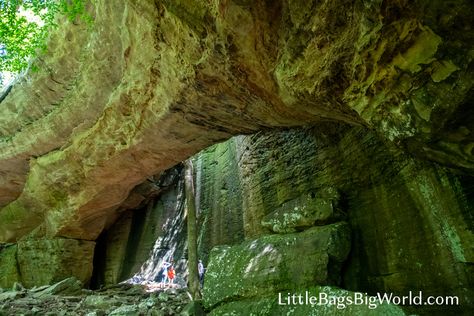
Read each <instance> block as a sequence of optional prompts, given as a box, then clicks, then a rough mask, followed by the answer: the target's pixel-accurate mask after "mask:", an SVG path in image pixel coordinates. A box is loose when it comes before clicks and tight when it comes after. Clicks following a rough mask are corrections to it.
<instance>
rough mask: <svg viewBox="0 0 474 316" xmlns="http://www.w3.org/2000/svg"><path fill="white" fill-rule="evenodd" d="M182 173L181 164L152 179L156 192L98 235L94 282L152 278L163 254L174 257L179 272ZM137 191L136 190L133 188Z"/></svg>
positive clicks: (182, 228) (181, 264)
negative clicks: (137, 207) (140, 206)
mask: <svg viewBox="0 0 474 316" xmlns="http://www.w3.org/2000/svg"><path fill="white" fill-rule="evenodd" d="M182 177H183V173H182V168H181V167H180V166H178V167H176V168H172V169H170V170H168V171H167V172H165V173H164V174H163V175H162V176H161V177H159V178H158V177H157V178H158V179H157V180H156V181H155V186H157V187H159V188H160V192H159V193H154V194H157V196H155V197H153V198H152V199H150V200H149V201H148V203H147V204H146V205H145V206H144V207H143V208H140V209H138V210H135V211H132V210H127V211H124V212H123V213H122V216H121V217H120V218H119V219H118V220H117V221H116V222H115V223H114V224H113V225H112V226H111V227H110V228H109V229H107V230H106V231H105V232H104V233H103V234H102V235H101V237H100V238H99V240H98V242H97V244H98V245H97V249H96V251H95V257H94V278H93V286H94V287H100V286H104V285H105V286H109V285H112V284H116V283H118V282H122V281H124V280H126V279H129V278H131V277H132V276H133V275H136V276H137V277H139V278H142V279H148V280H152V279H153V278H154V277H155V276H156V274H157V273H158V269H159V267H158V265H159V264H160V262H161V260H162V259H164V257H165V256H166V259H167V260H170V258H174V259H175V263H176V266H175V269H176V270H177V274H178V275H179V276H181V275H182V273H183V267H184V266H185V265H186V262H183V261H179V259H182V258H183V257H184V255H185V241H186V229H185V227H186V225H185V218H186V217H185V212H184V194H183V190H184V186H183V178H182ZM134 191H135V192H137V190H134Z"/></svg>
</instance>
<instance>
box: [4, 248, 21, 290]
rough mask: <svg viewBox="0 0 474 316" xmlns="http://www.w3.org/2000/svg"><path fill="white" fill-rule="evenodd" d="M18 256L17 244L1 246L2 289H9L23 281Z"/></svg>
mask: <svg viewBox="0 0 474 316" xmlns="http://www.w3.org/2000/svg"><path fill="white" fill-rule="evenodd" d="M16 256H17V246H16V245H15V244H3V245H2V244H0V271H1V273H0V288H7V287H10V286H12V285H13V284H14V283H15V282H20V281H21V280H20V273H19V271H18V262H17V259H16Z"/></svg>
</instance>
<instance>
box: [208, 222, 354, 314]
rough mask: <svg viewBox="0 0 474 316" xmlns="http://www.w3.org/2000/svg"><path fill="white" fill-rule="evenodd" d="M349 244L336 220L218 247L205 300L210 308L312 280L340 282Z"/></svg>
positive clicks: (345, 230) (212, 258)
mask: <svg viewBox="0 0 474 316" xmlns="http://www.w3.org/2000/svg"><path fill="white" fill-rule="evenodd" d="M350 243H351V241H350V229H349V226H348V225H347V223H344V222H340V223H336V224H332V225H328V226H321V227H313V228H311V229H309V230H307V231H305V232H302V233H297V234H287V235H271V236H263V237H261V238H258V239H255V240H249V241H247V242H245V243H242V244H239V245H235V246H232V247H229V246H222V247H216V248H214V249H213V251H212V252H211V255H210V259H209V267H208V269H207V273H206V277H205V285H204V293H203V294H204V295H203V296H204V304H205V306H206V307H208V308H209V307H213V306H215V305H217V304H219V303H222V302H228V301H230V300H235V299H240V298H252V297H260V296H265V295H268V294H271V293H277V292H278V291H285V290H292V289H297V288H304V287H310V286H311V285H314V284H322V285H325V284H338V282H339V281H340V268H341V265H342V263H343V262H344V261H345V259H346V258H347V255H348V253H349V250H350ZM303 258H304V260H301V259H303Z"/></svg>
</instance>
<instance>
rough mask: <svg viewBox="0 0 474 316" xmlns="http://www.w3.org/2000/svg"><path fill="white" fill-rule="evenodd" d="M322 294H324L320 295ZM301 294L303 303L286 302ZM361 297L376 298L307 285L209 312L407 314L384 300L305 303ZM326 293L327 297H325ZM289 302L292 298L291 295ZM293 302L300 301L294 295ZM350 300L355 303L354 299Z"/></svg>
mask: <svg viewBox="0 0 474 316" xmlns="http://www.w3.org/2000/svg"><path fill="white" fill-rule="evenodd" d="M320 293H324V294H322V295H321V294H320ZM288 294H290V296H292V295H301V298H302V302H304V304H299V303H297V304H292V303H288V301H287V297H288V296H287V295H288ZM361 294H362V296H361V297H363V298H364V299H367V300H368V301H369V300H372V301H373V302H375V300H374V298H375V297H368V296H366V295H363V293H358V294H356V293H354V292H350V291H346V290H343V289H339V288H336V287H330V286H316V287H311V288H308V289H306V290H304V291H301V290H300V291H295V292H291V293H288V292H282V293H281V299H280V297H279V296H278V294H274V295H272V296H268V297H266V298H263V299H259V300H243V301H238V302H231V303H228V304H224V305H221V306H219V307H217V308H215V309H213V310H212V311H211V313H209V315H212V316H218V315H255V316H266V315H288V316H290V315H294V316H300V315H306V316H319V315H330V316H332V315H335V316H353V315H354V316H365V315H367V316H375V315H377V316H378V315H380V316H385V315H387V316H403V315H407V314H405V312H404V311H403V310H402V309H401V308H400V307H398V306H395V305H390V304H387V303H384V304H379V303H378V302H377V303H368V304H358V305H356V304H353V303H348V302H347V301H344V302H342V301H339V303H338V302H337V301H334V300H333V301H332V304H323V303H324V302H325V301H323V300H322V301H321V305H318V304H319V303H320V301H315V302H316V303H315V304H308V303H306V298H307V297H308V302H310V300H309V299H310V297H314V298H316V299H319V297H320V295H321V297H323V298H328V302H329V300H330V298H331V297H336V298H337V299H339V300H340V299H341V298H344V299H345V298H347V297H351V298H355V297H356V295H361ZM326 295H327V296H326ZM290 302H292V301H291V298H290ZM296 302H299V298H297V300H296ZM352 302H355V300H354V299H353V300H352Z"/></svg>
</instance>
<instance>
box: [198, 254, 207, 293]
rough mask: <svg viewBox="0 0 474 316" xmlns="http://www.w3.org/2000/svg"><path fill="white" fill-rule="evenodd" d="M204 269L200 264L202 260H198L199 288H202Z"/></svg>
mask: <svg viewBox="0 0 474 316" xmlns="http://www.w3.org/2000/svg"><path fill="white" fill-rule="evenodd" d="M205 271H206V269H205V268H204V265H203V264H202V260H201V259H199V262H198V274H199V284H200V285H201V288H202V287H203V286H204V273H205Z"/></svg>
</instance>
